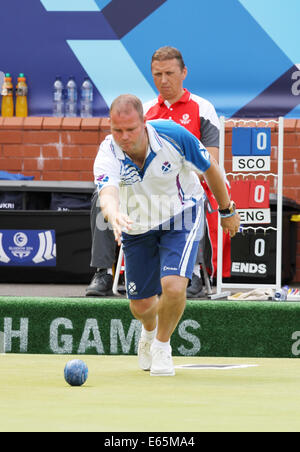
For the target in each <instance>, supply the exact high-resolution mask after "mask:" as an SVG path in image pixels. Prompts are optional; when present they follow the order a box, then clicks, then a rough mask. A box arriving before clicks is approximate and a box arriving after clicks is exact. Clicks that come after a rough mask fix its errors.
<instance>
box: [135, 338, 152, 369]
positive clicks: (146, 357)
mask: <svg viewBox="0 0 300 452" xmlns="http://www.w3.org/2000/svg"><path fill="white" fill-rule="evenodd" d="M151 344H152V342H149V341H146V340H145V339H143V338H141V339H140V340H139V345H138V360H139V366H140V368H141V369H142V370H150V367H151V362H152V356H151V353H150V347H151Z"/></svg>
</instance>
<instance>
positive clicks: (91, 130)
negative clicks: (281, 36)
mask: <svg viewBox="0 0 300 452" xmlns="http://www.w3.org/2000/svg"><path fill="white" fill-rule="evenodd" d="M241 125H243V124H241ZM250 125H251V124H250ZM243 126H244V125H243ZM260 126H261V124H260ZM231 127H232V126H230V124H229V125H228V124H227V126H226V133H225V169H226V171H231V170H232V168H231V151H230V150H231ZM284 128H285V133H284V165H283V174H284V175H283V195H284V196H286V197H288V198H291V199H293V200H295V201H297V202H298V203H299V204H300V165H299V167H298V164H299V163H300V159H299V157H298V153H299V152H300V120H297V119H286V120H285V121H284ZM108 133H109V124H108V120H107V118H86V119H81V118H51V117H45V118H42V117H28V118H16V117H14V118H2V117H0V170H4V171H9V172H12V173H22V174H24V175H27V176H34V177H35V180H52V181H53V180H79V181H89V180H92V179H93V175H92V169H93V162H94V159H95V156H96V154H97V150H98V147H99V143H100V142H101V141H102V140H103V139H104V137H105V136H106V135H107V134H108ZM277 144H278V135H277V127H275V126H274V125H273V126H272V143H271V145H272V156H273V157H275V158H276V155H277ZM271 166H272V167H271V171H272V172H276V168H277V165H276V161H275V160H272V164H271ZM0 183H1V182H0ZM271 191H273V192H276V182H275V179H273V181H272V182H271ZM295 281H297V282H300V224H299V226H298V242H297V274H296V277H295Z"/></svg>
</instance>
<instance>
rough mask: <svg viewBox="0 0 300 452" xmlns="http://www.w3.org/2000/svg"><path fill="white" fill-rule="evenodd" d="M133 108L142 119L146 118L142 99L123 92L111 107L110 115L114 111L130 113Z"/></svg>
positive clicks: (116, 112) (120, 113)
mask: <svg viewBox="0 0 300 452" xmlns="http://www.w3.org/2000/svg"><path fill="white" fill-rule="evenodd" d="M132 110H135V111H136V112H137V113H138V115H139V118H140V119H141V121H143V120H144V110H143V105H142V102H141V101H140V99H139V98H138V97H136V96H134V95H133V94H121V96H119V97H117V98H116V99H115V100H114V101H113V103H112V104H111V107H110V112H109V113H110V117H111V116H112V113H114V114H117V115H118V116H121V115H129V114H130V113H131V112H132Z"/></svg>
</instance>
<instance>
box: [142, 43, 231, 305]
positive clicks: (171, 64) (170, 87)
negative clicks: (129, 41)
mask: <svg viewBox="0 0 300 452" xmlns="http://www.w3.org/2000/svg"><path fill="white" fill-rule="evenodd" d="M151 71H152V76H153V80H154V83H155V86H156V88H157V90H158V92H159V96H158V98H156V99H154V100H152V101H150V102H147V103H146V104H145V105H144V112H145V115H146V118H147V119H148V120H150V119H158V118H161V119H172V120H173V121H175V122H177V123H178V124H181V125H182V126H183V127H185V128H186V129H188V130H189V131H190V132H191V133H193V134H194V135H195V136H196V137H197V138H199V139H200V140H201V142H202V143H203V145H204V146H205V147H206V149H207V150H208V151H209V152H210V153H211V155H212V156H213V157H214V158H215V159H216V160H217V161H218V157H219V127H220V126H219V119H218V116H217V114H216V111H215V108H214V106H213V105H212V104H211V103H210V102H209V101H207V100H206V99H203V98H202V97H199V96H196V95H195V94H192V93H190V92H189V91H188V90H187V89H185V88H183V82H184V80H185V78H186V76H187V68H186V66H185V64H184V61H183V58H182V55H181V53H180V52H179V50H177V49H175V48H173V47H169V46H165V47H161V48H160V49H158V50H157V51H156V52H155V53H154V54H153V56H152V61H151ZM199 177H200V176H199ZM200 179H201V177H200ZM201 183H202V186H203V188H204V190H205V193H206V196H207V199H208V206H209V207H208V211H207V216H206V218H207V232H208V236H209V242H210V244H211V249H210V250H206V255H207V254H208V255H209V256H210V261H211V263H210V265H209V267H210V268H208V271H209V273H210V274H211V275H212V276H216V270H217V238H218V212H217V209H218V206H217V203H216V200H215V198H214V196H213V195H212V193H211V191H210V189H209V187H208V185H207V183H206V182H205V180H204V179H203V178H202V179H201ZM207 251H210V252H208V253H207ZM223 256H224V257H223V277H230V267H231V257H230V237H229V235H228V234H227V235H225V234H224V236H223ZM201 290H202V281H201V276H200V266H199V259H198V263H196V265H195V269H194V274H193V278H192V282H191V285H190V286H189V287H188V289H187V295H188V297H197V296H199V295H200V293H201Z"/></svg>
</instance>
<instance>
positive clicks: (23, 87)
mask: <svg viewBox="0 0 300 452" xmlns="http://www.w3.org/2000/svg"><path fill="white" fill-rule="evenodd" d="M1 95H2V100H1V116H2V117H13V116H14V115H15V116H17V117H27V116H28V100H27V96H28V86H27V82H26V77H25V75H24V74H23V73H20V74H19V76H18V80H17V84H16V88H15V99H14V87H13V81H12V76H11V74H10V73H6V74H5V77H4V81H3V85H2V90H1ZM52 115H53V116H54V117H58V118H62V117H69V118H72V117H77V116H81V117H82V118H91V117H92V116H93V84H92V82H91V81H90V79H89V78H88V77H85V78H84V80H83V82H82V85H81V88H80V99H79V102H78V87H77V83H76V79H75V77H74V76H71V77H69V79H68V81H67V84H66V86H65V87H64V84H63V81H62V77H60V76H57V77H56V79H55V81H54V84H53V105H52Z"/></svg>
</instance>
